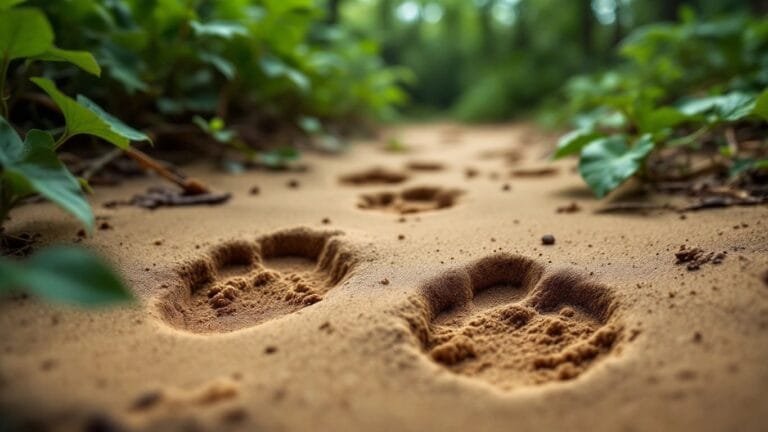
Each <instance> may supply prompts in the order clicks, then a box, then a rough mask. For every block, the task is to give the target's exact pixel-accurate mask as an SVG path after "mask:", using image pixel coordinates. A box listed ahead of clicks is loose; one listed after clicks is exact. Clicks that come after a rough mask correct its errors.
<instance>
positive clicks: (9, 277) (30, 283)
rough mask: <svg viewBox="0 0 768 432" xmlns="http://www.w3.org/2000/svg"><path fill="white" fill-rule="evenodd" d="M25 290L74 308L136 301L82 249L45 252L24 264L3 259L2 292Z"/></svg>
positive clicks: (99, 261)
mask: <svg viewBox="0 0 768 432" xmlns="http://www.w3.org/2000/svg"><path fill="white" fill-rule="evenodd" d="M11 290H22V291H25V292H28V293H31V294H33V295H36V296H38V297H40V298H43V299H45V300H49V301H53V302H57V303H64V304H69V305H75V306H103V305H108V304H112V303H117V302H124V301H129V300H131V299H132V298H133V296H132V295H131V293H130V291H129V290H128V289H127V288H126V286H125V284H124V283H123V282H122V280H121V278H120V277H119V276H118V275H117V274H116V273H115V272H114V271H113V270H112V269H111V268H110V266H109V265H108V264H107V263H106V262H105V261H103V260H102V259H101V258H99V257H97V256H95V255H93V254H92V253H90V252H87V251H85V250H83V249H78V248H72V247H54V248H49V249H45V250H43V251H41V252H38V253H37V254H35V255H33V256H32V257H31V258H29V259H28V260H26V261H25V262H21V263H17V262H12V261H9V260H6V259H0V292H4V291H5V292H8V291H11Z"/></svg>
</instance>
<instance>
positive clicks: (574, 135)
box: [553, 129, 603, 160]
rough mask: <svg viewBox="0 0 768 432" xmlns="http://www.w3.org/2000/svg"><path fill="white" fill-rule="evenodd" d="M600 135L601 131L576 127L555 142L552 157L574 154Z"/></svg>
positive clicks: (557, 157) (560, 157)
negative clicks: (555, 148)
mask: <svg viewBox="0 0 768 432" xmlns="http://www.w3.org/2000/svg"><path fill="white" fill-rule="evenodd" d="M602 137H603V135H602V134H601V133H599V132H595V131H593V130H589V129H576V130H575V131H572V132H570V133H568V134H567V135H565V136H563V137H562V138H560V140H559V141H558V142H557V150H555V154H554V156H553V159H555V160H557V159H562V158H564V157H566V156H569V155H572V154H576V153H578V152H580V151H581V149H582V148H584V146H586V145H587V144H589V143H591V142H592V141H594V140H596V139H599V138H602Z"/></svg>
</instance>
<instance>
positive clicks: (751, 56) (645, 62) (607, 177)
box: [554, 14, 768, 198]
mask: <svg viewBox="0 0 768 432" xmlns="http://www.w3.org/2000/svg"><path fill="white" fill-rule="evenodd" d="M745 27H746V28H747V31H743V29H744V28H745ZM756 46H761V47H768V23H766V22H765V21H764V20H754V21H748V20H746V19H744V18H731V19H725V20H722V21H712V22H699V21H697V20H696V19H695V17H693V16H692V15H691V14H688V15H687V18H686V21H685V22H683V23H681V24H678V25H669V24H663V25H662V24H658V25H652V26H650V27H647V28H642V29H639V30H638V31H637V32H635V33H634V34H632V35H630V36H629V37H628V38H627V39H626V40H625V41H624V42H623V44H622V48H621V52H622V55H623V56H624V57H625V58H626V60H627V63H625V64H623V65H620V66H619V67H618V68H616V69H614V70H612V71H609V72H606V73H604V74H601V75H598V76H593V77H578V78H575V79H573V80H572V81H571V82H570V83H569V84H568V86H567V92H568V95H569V99H570V103H571V109H572V110H574V112H577V113H578V114H577V115H576V116H575V123H576V125H577V129H575V130H574V131H572V132H570V133H569V134H567V135H565V136H564V137H563V138H562V139H560V141H559V142H558V145H557V149H556V151H555V154H554V158H555V159H560V158H563V157H566V156H569V155H579V156H580V159H581V161H580V164H579V171H580V173H581V175H582V177H583V178H584V180H585V181H586V183H587V184H588V185H589V186H590V188H591V189H592V191H593V192H594V193H595V195H596V196H597V197H599V198H602V197H604V196H605V195H606V194H608V193H609V192H610V191H612V190H614V189H615V188H617V187H618V186H620V185H621V184H622V183H624V181H626V180H627V179H629V178H630V177H632V176H635V175H638V174H642V176H643V178H644V179H646V180H653V178H652V175H651V173H650V172H649V171H648V170H646V168H647V166H646V165H647V163H648V160H649V158H651V157H653V156H654V155H655V154H659V153H660V152H661V151H662V150H665V149H683V150H688V151H697V150H699V149H701V148H702V145H703V144H706V143H711V144H714V145H716V146H718V147H720V155H721V156H724V157H728V158H730V159H731V161H730V165H731V167H732V169H731V170H730V174H731V175H732V176H735V175H739V174H742V173H744V172H745V171H747V170H749V169H761V167H763V166H764V165H765V164H764V159H754V158H747V159H740V158H741V156H740V155H739V154H738V148H736V149H734V148H731V147H734V146H736V147H738V146H737V143H734V142H733V141H734V140H735V138H734V136H735V131H736V130H739V129H744V130H746V131H748V130H750V129H757V130H759V129H760V128H764V127H765V124H766V120H768V115H767V114H768V90H765V89H766V87H768V76H764V74H763V73H762V71H763V67H764V66H763V65H765V64H768V54H766V52H768V51H765V50H762V51H760V52H759V53H758V54H756V53H755V51H754V50H755V47H756ZM630 143H632V144H630ZM762 146H763V147H764V151H763V154H765V153H768V151H766V149H765V146H766V144H765V142H764V141H763V143H762ZM758 157H759V156H758ZM763 157H765V156H763ZM737 165H738V167H739V169H733V167H735V166H737Z"/></svg>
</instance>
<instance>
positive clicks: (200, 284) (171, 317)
mask: <svg viewBox="0 0 768 432" xmlns="http://www.w3.org/2000/svg"><path fill="white" fill-rule="evenodd" d="M340 235H341V233H340V232H319V231H313V230H310V229H306V228H297V229H292V230H288V231H281V232H277V233H274V234H270V235H267V236H264V237H261V238H259V239H258V240H257V241H255V242H245V241H235V242H228V243H224V244H222V245H219V246H217V247H215V248H214V249H213V250H212V251H210V252H209V253H208V254H207V255H206V256H203V257H201V258H200V259H198V260H196V261H193V262H191V263H188V264H186V265H184V266H182V267H181V268H180V269H178V272H177V273H178V278H177V280H176V281H174V282H173V283H171V284H166V285H165V286H166V289H165V290H164V292H163V293H162V294H161V295H160V297H159V299H158V301H157V309H158V311H159V314H160V317H161V318H162V319H163V320H164V321H166V322H167V323H168V324H170V325H171V326H173V327H176V328H179V329H183V330H188V331H191V332H195V333H224V332H229V331H233V330H238V329H242V328H246V327H253V326H256V325H258V324H261V323H264V322H267V321H270V320H274V319H277V318H280V317H282V316H284V315H288V314H290V313H293V312H296V311H298V310H300V309H303V308H305V307H307V306H310V305H312V304H315V303H317V302H320V301H322V300H323V298H324V297H325V295H326V294H327V293H328V292H329V291H330V290H331V289H333V288H334V287H335V286H336V285H338V284H339V283H340V282H341V281H342V280H344V278H345V277H346V276H347V275H348V274H349V271H350V270H351V269H352V267H353V266H354V265H355V261H356V260H355V256H356V254H355V253H354V252H353V251H352V250H351V249H350V247H349V246H348V245H346V244H345V243H344V242H342V241H341V240H340V238H339V237H340Z"/></svg>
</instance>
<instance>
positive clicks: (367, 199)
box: [358, 186, 463, 214]
mask: <svg viewBox="0 0 768 432" xmlns="http://www.w3.org/2000/svg"><path fill="white" fill-rule="evenodd" d="M462 193H463V192H462V191H460V190H458V189H445V188H442V187H430V186H419V187H412V188H408V189H404V190H402V191H400V192H379V193H373V194H363V195H361V197H360V198H361V201H360V203H359V204H358V207H359V208H361V209H364V210H380V211H384V212H394V213H400V214H410V213H421V212H425V211H431V210H441V209H446V208H449V207H453V206H454V205H455V204H456V202H457V200H458V198H459V196H460V195H461V194H462Z"/></svg>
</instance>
